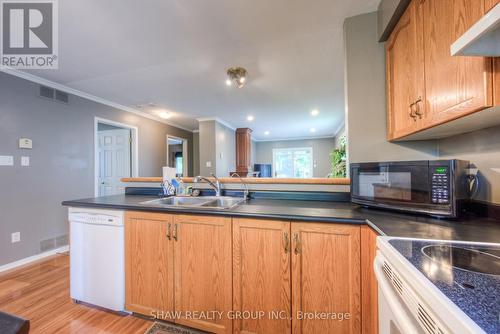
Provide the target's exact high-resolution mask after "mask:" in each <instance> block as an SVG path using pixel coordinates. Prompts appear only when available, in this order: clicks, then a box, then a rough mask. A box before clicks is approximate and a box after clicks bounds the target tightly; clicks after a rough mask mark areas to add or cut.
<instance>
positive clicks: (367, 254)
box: [360, 225, 378, 334]
mask: <svg viewBox="0 0 500 334" xmlns="http://www.w3.org/2000/svg"><path fill="white" fill-rule="evenodd" d="M360 229H361V241H360V244H361V318H362V319H361V325H362V328H361V333H363V334H377V333H378V285H377V278H376V277H375V272H374V270H373V263H374V262H375V256H376V255H377V236H378V235H377V233H375V232H374V231H373V230H372V229H371V228H370V227H369V226H368V225H363V226H361V227H360Z"/></svg>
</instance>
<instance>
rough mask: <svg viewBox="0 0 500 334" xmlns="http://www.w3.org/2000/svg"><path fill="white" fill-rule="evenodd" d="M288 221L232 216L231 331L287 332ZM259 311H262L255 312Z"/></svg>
mask: <svg viewBox="0 0 500 334" xmlns="http://www.w3.org/2000/svg"><path fill="white" fill-rule="evenodd" d="M290 249H291V242H290V222H286V221H275V220H273V221H270V220H257V219H233V286H234V299H233V307H234V311H235V312H238V311H240V312H243V311H250V312H254V314H257V315H258V316H257V317H256V318H257V319H248V320H245V319H235V320H234V323H233V325H234V333H245V334H250V333H261V334H267V333H273V334H280V333H283V334H285V333H290V331H291V320H290V316H291V282H290ZM259 312H263V313H259Z"/></svg>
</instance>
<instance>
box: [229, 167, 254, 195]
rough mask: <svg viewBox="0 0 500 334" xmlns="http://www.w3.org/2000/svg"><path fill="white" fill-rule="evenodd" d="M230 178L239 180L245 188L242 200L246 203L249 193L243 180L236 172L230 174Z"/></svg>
mask: <svg viewBox="0 0 500 334" xmlns="http://www.w3.org/2000/svg"><path fill="white" fill-rule="evenodd" d="M231 177H237V178H239V179H240V181H241V184H242V185H243V187H244V188H245V191H244V192H243V198H244V199H245V201H246V200H247V199H248V197H249V194H250V192H249V191H248V185H247V184H246V183H245V180H243V178H242V177H241V176H240V174H238V173H236V172H233V173H231Z"/></svg>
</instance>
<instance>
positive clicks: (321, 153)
mask: <svg viewBox="0 0 500 334" xmlns="http://www.w3.org/2000/svg"><path fill="white" fill-rule="evenodd" d="M334 146H335V138H322V139H307V140H282V141H259V142H256V144H255V154H254V155H255V163H257V164H272V163H273V149H274V148H292V147H312V148H313V160H314V168H313V177H326V176H327V175H328V174H329V173H330V172H331V164H330V152H331V151H332V149H333V148H334Z"/></svg>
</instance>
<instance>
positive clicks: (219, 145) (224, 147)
mask: <svg viewBox="0 0 500 334" xmlns="http://www.w3.org/2000/svg"><path fill="white" fill-rule="evenodd" d="M199 129H200V132H199V151H200V160H199V166H200V173H199V174H200V175H203V176H209V175H210V174H212V173H214V174H215V175H217V176H220V177H227V176H229V173H230V172H234V171H235V170H236V134H235V132H234V130H232V129H230V128H228V127H226V126H225V125H223V124H221V123H219V122H217V121H214V120H212V121H202V122H200V123H199ZM207 161H210V162H211V164H212V166H211V167H207V166H206V163H207Z"/></svg>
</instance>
